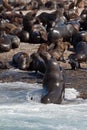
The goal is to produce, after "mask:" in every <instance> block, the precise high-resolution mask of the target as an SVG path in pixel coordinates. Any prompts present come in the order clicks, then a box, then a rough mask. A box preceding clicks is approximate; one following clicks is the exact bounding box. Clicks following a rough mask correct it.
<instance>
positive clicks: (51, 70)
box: [41, 58, 65, 104]
mask: <svg viewBox="0 0 87 130" xmlns="http://www.w3.org/2000/svg"><path fill="white" fill-rule="evenodd" d="M46 66H47V67H46V73H45V76H44V80H43V87H44V88H46V90H47V92H48V93H47V94H46V95H45V96H43V97H42V99H41V102H42V103H46V104H47V103H55V104H60V103H61V102H62V100H63V97H64V90H65V83H64V76H63V72H62V69H61V67H60V66H59V65H58V62H57V61H56V60H55V59H54V58H51V59H50V60H48V61H46Z"/></svg>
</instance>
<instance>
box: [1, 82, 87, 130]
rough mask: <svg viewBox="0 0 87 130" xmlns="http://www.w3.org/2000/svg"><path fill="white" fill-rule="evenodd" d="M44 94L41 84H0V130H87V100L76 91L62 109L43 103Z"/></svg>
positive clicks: (68, 91)
mask: <svg viewBox="0 0 87 130" xmlns="http://www.w3.org/2000/svg"><path fill="white" fill-rule="evenodd" d="M45 93H46V92H45V91H44V90H43V88H42V85H41V84H36V83H34V84H29V83H23V82H13V83H11V82H10V83H0V130H87V100H83V99H77V98H76V96H77V95H78V94H79V93H78V92H77V91H76V90H75V89H73V88H72V89H69V88H67V89H65V100H64V101H63V102H62V104H60V105H58V104H42V103H40V98H41V96H42V95H44V94H45ZM31 99H33V100H31Z"/></svg>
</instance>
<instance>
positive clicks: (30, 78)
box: [0, 42, 87, 99]
mask: <svg viewBox="0 0 87 130" xmlns="http://www.w3.org/2000/svg"><path fill="white" fill-rule="evenodd" d="M39 45H40V44H30V43H23V42H21V44H20V46H19V48H16V49H11V50H10V51H9V52H4V53H0V60H1V61H5V62H7V64H8V67H9V69H4V70H2V69H1V70H0V82H16V81H21V82H28V83H35V82H36V83H42V82H43V75H42V74H41V73H37V74H36V73H35V72H30V71H23V70H19V69H18V68H16V67H14V66H13V65H12V64H11V62H12V57H13V55H14V54H16V53H17V52H20V51H22V52H27V53H28V54H29V55H30V54H31V53H33V52H36V51H37V49H38V47H39ZM70 53H72V52H71V51H65V53H64V57H65V59H67V57H68V55H69V54H70ZM59 64H60V65H61V66H62V67H63V68H64V70H65V82H66V88H67V87H68V88H75V89H76V90H78V91H79V92H80V95H79V97H80V98H84V99H86V98H87V63H82V64H81V67H82V68H81V69H79V70H71V67H70V65H69V63H68V61H66V63H63V62H59Z"/></svg>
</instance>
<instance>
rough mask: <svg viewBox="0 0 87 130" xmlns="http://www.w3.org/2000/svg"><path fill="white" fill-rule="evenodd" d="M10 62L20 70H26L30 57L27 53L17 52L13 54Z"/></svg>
mask: <svg viewBox="0 0 87 130" xmlns="http://www.w3.org/2000/svg"><path fill="white" fill-rule="evenodd" d="M12 63H13V64H15V65H16V66H17V67H18V68H19V69H21V70H28V68H29V64H30V59H29V56H28V54H27V53H25V52H18V53H16V54H14V55H13V59H12Z"/></svg>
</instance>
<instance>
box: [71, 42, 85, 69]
mask: <svg viewBox="0 0 87 130" xmlns="http://www.w3.org/2000/svg"><path fill="white" fill-rule="evenodd" d="M86 61H87V42H84V41H80V42H79V43H78V44H77V45H76V46H75V54H72V56H71V58H70V62H69V63H70V65H71V67H72V69H74V70H75V69H76V68H81V66H80V63H82V62H86Z"/></svg>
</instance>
